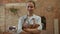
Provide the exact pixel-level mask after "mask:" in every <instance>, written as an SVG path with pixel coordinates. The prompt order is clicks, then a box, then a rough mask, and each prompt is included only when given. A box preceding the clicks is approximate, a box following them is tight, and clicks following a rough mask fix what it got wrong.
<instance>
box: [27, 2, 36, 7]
mask: <svg viewBox="0 0 60 34" xmlns="http://www.w3.org/2000/svg"><path fill="white" fill-rule="evenodd" d="M28 2H32V3H33V4H34V7H36V6H35V2H34V1H28Z"/></svg>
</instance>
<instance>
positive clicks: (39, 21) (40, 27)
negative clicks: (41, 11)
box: [37, 17, 42, 30]
mask: <svg viewBox="0 0 60 34" xmlns="http://www.w3.org/2000/svg"><path fill="white" fill-rule="evenodd" d="M37 22H38V24H39V25H40V26H39V27H38V30H42V23H41V17H39V18H38V19H37Z"/></svg>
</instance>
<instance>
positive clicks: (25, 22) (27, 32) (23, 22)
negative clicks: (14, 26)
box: [17, 1, 42, 34]
mask: <svg viewBox="0 0 60 34" xmlns="http://www.w3.org/2000/svg"><path fill="white" fill-rule="evenodd" d="M35 8H36V6H35V2H34V1H28V2H27V10H28V14H27V15H25V16H22V17H20V19H19V23H18V30H17V32H18V34H40V32H41V30H42V24H41V17H39V16H37V15H35V14H33V13H34V10H35ZM34 23H35V24H36V25H37V24H38V25H39V26H37V28H36V26H34ZM29 25H32V26H31V28H28V27H29ZM23 26H25V29H24V28H23ZM33 26H34V27H35V28H33ZM22 28H23V29H22Z"/></svg>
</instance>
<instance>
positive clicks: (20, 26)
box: [17, 15, 42, 33]
mask: <svg viewBox="0 0 60 34" xmlns="http://www.w3.org/2000/svg"><path fill="white" fill-rule="evenodd" d="M27 18H28V17H27V15H25V16H22V17H20V19H19V22H18V30H17V33H20V32H21V31H22V24H23V23H24V19H27ZM33 18H34V19H35V23H36V24H39V25H40V26H39V27H38V30H42V24H41V17H39V16H37V15H33V16H31V17H29V18H28V19H27V20H26V23H29V24H33V20H32V19H33Z"/></svg>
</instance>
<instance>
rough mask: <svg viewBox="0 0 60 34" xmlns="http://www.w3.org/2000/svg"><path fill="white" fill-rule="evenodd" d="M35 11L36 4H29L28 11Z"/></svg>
mask: <svg viewBox="0 0 60 34" xmlns="http://www.w3.org/2000/svg"><path fill="white" fill-rule="evenodd" d="M34 9H35V7H34V4H33V3H32V2H28V3H27V10H28V11H29V12H31V11H34Z"/></svg>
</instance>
